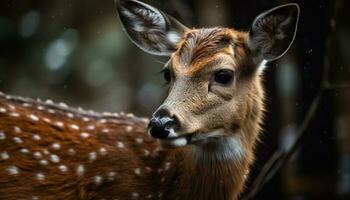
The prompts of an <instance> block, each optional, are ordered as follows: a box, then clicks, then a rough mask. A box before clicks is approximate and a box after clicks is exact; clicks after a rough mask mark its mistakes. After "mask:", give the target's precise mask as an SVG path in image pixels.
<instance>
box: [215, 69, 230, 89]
mask: <svg viewBox="0 0 350 200" xmlns="http://www.w3.org/2000/svg"><path fill="white" fill-rule="evenodd" d="M232 79H233V71H231V70H220V71H218V72H216V73H215V76H214V80H215V82H217V83H220V84H223V85H227V84H229V83H231V81H232Z"/></svg>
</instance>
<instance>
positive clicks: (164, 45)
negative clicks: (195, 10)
mask: <svg viewBox="0 0 350 200" xmlns="http://www.w3.org/2000/svg"><path fill="white" fill-rule="evenodd" d="M115 2H116V6H117V10H118V13H119V17H120V20H121V22H122V24H123V28H124V30H125V32H126V33H127V34H128V36H129V37H130V39H131V40H132V41H133V42H134V43H135V44H136V45H137V46H138V47H139V48H141V49H142V50H144V51H146V52H147V53H150V54H153V55H161V56H169V55H170V54H171V53H172V52H174V51H175V50H176V46H177V44H178V42H179V41H180V40H181V38H182V36H183V34H184V32H185V31H186V30H187V28H186V27H185V26H184V25H182V24H181V23H180V22H178V21H177V20H176V19H174V18H172V17H171V16H169V15H167V14H165V13H163V12H162V11H160V10H158V9H156V8H154V7H152V6H150V5H148V4H145V3H142V2H140V1H136V0H115Z"/></svg>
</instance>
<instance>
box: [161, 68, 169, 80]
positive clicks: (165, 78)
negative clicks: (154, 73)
mask: <svg viewBox="0 0 350 200" xmlns="http://www.w3.org/2000/svg"><path fill="white" fill-rule="evenodd" d="M162 72H163V77H164V80H165V81H166V82H167V83H170V81H171V74H170V70H169V69H164V70H163V71H162Z"/></svg>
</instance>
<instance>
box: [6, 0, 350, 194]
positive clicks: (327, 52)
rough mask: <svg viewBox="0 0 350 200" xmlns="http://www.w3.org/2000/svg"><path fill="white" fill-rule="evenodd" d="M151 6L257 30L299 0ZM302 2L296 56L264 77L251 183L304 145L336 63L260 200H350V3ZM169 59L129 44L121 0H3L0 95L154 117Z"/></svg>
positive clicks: (176, 1) (195, 22)
mask: <svg viewBox="0 0 350 200" xmlns="http://www.w3.org/2000/svg"><path fill="white" fill-rule="evenodd" d="M145 2H147V3H150V4H152V5H154V6H156V7H158V8H160V9H162V10H164V11H166V12H167V13H169V14H171V15H173V16H174V17H176V18H177V19H179V20H180V21H181V22H183V23H184V24H185V25H187V26H188V27H210V26H227V27H234V28H236V29H240V30H248V29H249V26H250V24H251V22H252V21H253V19H254V17H255V16H256V15H258V14H259V13H260V12H262V11H264V10H266V9H269V8H272V7H274V6H277V5H281V4H284V3H288V2H291V1H284V0H275V1H267V0H244V1H238V0H191V1H189V0H152V1H150V0H145ZM293 2H297V3H298V4H299V5H300V7H301V16H300V22H299V30H298V33H297V37H296V40H295V42H294V44H293V46H292V48H291V49H290V51H289V52H288V53H287V54H286V55H285V56H284V57H283V58H282V59H280V60H279V61H277V62H274V63H270V64H269V66H270V67H269V68H268V70H267V71H266V72H265V82H264V84H265V88H266V91H267V111H268V113H267V115H266V117H265V120H264V124H265V125H264V136H263V137H262V142H261V144H259V146H258V149H257V156H258V157H257V162H256V164H255V166H254V170H253V173H252V175H251V177H250V179H251V180H253V179H254V177H255V175H256V174H257V172H258V171H259V170H260V169H261V167H262V166H263V165H264V163H265V162H266V160H267V159H268V158H269V157H270V156H271V154H272V153H273V152H274V151H275V150H276V149H288V147H290V144H291V143H292V142H293V141H294V140H295V137H296V130H297V129H298V128H299V126H300V124H301V122H302V120H303V119H304V117H305V114H306V112H307V110H308V109H309V107H310V104H311V102H312V101H313V99H314V98H315V96H316V94H317V91H318V90H319V88H320V86H321V81H322V77H323V75H324V74H325V73H324V72H325V70H324V68H325V66H328V67H329V69H330V70H329V76H327V77H326V80H327V81H326V83H327V90H326V92H325V94H324V95H323V98H322V101H321V105H320V107H319V108H318V109H317V112H316V113H315V114H314V117H315V118H314V119H313V120H312V122H311V123H310V124H309V127H308V129H307V131H306V133H307V135H306V137H305V138H304V139H303V141H302V145H301V148H300V149H299V150H298V152H297V154H296V155H295V156H293V158H292V159H291V160H290V161H289V162H288V163H287V165H286V167H284V168H283V169H282V170H281V171H280V172H279V173H278V174H277V176H276V177H275V178H274V179H273V180H272V181H271V182H270V183H268V184H267V185H266V187H264V188H263V190H262V192H260V193H259V195H258V197H257V199H293V200H294V199H295V200H299V199H301V200H303V199H349V198H350V197H349V193H350V105H349V104H350V87H349V81H350V29H349V24H350V23H349V18H350V14H349V13H348V12H349V11H348V10H349V8H350V6H349V1H347V0H334V1H326V0H307V1H305V0H299V1H293ZM164 61H165V60H164V58H158V57H152V56H150V55H147V54H145V53H143V52H142V51H141V50H139V49H137V48H136V47H135V46H134V45H133V44H132V43H131V42H130V41H129V40H128V38H127V37H126V35H125V34H124V33H123V32H122V30H121V27H120V23H119V21H118V18H117V14H116V11H115V9H114V5H113V1H112V0H103V1H97V0H96V1H92V0H89V1H84V0H50V1H44V0H26V1H23V0H2V1H1V2H0V91H3V92H5V93H9V94H15V95H21V96H27V97H32V98H42V99H47V98H49V99H53V100H55V101H57V102H59V101H63V102H66V103H68V104H70V105H72V106H76V107H78V106H81V107H83V108H86V109H94V110H97V111H118V112H119V111H127V112H134V113H136V114H137V115H141V116H150V115H151V113H152V112H153V111H154V110H155V108H156V107H157V106H158V105H159V104H160V102H161V100H162V98H163V96H164V93H163V91H164V82H163V80H162V77H161V76H160V75H159V74H158V73H157V72H158V71H159V70H160V69H161V67H162V62H164ZM323 83H324V81H323ZM250 189H251V188H250V185H249V184H248V186H247V191H249V190H250Z"/></svg>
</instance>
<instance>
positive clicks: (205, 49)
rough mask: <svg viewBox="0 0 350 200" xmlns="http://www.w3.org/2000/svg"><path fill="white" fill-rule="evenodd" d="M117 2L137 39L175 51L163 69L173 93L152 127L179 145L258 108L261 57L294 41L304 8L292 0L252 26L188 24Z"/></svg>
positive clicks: (228, 126) (234, 123) (277, 53)
mask: <svg viewBox="0 0 350 200" xmlns="http://www.w3.org/2000/svg"><path fill="white" fill-rule="evenodd" d="M117 9H118V12H119V16H120V19H121V22H122V24H123V27H124V30H125V32H126V33H127V34H128V35H129V37H130V39H131V40H132V41H133V42H134V43H135V44H136V45H137V46H138V47H140V48H141V49H142V50H144V51H145V52H147V53H150V54H153V55H161V56H168V57H170V59H169V61H168V62H167V64H166V65H165V66H164V69H163V74H164V78H165V80H166V82H167V83H168V84H169V90H168V96H167V98H166V99H165V101H164V102H163V104H162V105H161V106H160V107H159V108H158V109H157V110H156V111H155V112H154V114H153V117H152V119H151V121H150V124H149V128H148V129H149V133H150V135H151V136H153V137H154V138H158V139H160V141H161V142H162V143H163V144H166V145H169V146H176V147H179V146H185V145H188V144H198V143H203V142H207V141H210V139H213V138H220V137H229V136H230V135H233V134H235V131H234V130H235V129H237V128H239V127H240V126H242V124H243V123H245V120H246V119H247V118H249V117H250V116H249V115H250V114H254V108H253V105H252V104H254V102H253V101H252V100H251V98H254V95H255V96H259V94H260V93H262V91H260V92H259V90H261V88H260V87H259V84H260V83H259V84H256V83H257V82H259V81H258V80H259V76H260V75H261V71H262V68H263V67H264V66H263V65H264V64H265V63H266V62H268V61H272V60H275V59H277V58H279V57H281V56H282V55H283V54H284V53H285V52H286V51H287V50H288V49H289V47H290V45H291V43H292V41H293V40H294V37H295V33H296V27H297V23H298V16H299V7H298V6H297V5H296V4H287V5H284V6H280V7H276V8H274V9H272V10H269V11H267V12H264V13H262V14H260V15H259V16H258V17H256V19H255V20H254V22H253V24H252V26H251V28H250V30H249V32H240V31H236V30H234V29H230V28H220V27H216V28H204V29H190V28H187V27H186V26H184V25H182V24H181V23H180V22H178V21H177V20H175V19H174V18H172V17H171V16H169V15H167V14H165V13H164V12H162V11H160V10H158V9H156V8H154V7H152V6H150V5H147V4H145V3H142V2H139V1H136V0H120V1H117ZM257 100H258V101H259V98H257ZM255 103H256V102H255ZM218 130H220V131H218Z"/></svg>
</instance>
